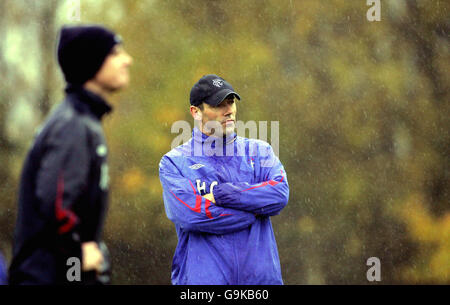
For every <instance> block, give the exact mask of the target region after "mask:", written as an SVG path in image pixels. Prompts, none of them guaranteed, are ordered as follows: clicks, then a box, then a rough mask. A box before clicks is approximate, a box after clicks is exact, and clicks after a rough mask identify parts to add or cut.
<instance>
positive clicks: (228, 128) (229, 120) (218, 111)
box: [199, 96, 237, 135]
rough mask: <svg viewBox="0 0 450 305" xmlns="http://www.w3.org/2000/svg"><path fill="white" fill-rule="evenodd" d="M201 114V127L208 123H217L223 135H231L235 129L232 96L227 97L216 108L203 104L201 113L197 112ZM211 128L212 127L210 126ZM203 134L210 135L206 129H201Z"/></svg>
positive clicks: (234, 110)
mask: <svg viewBox="0 0 450 305" xmlns="http://www.w3.org/2000/svg"><path fill="white" fill-rule="evenodd" d="M199 111H200V112H201V114H202V127H204V126H205V124H206V123H207V122H209V121H215V122H218V123H219V124H220V125H221V126H222V132H223V135H227V134H231V133H233V132H234V129H235V127H236V111H237V109H236V103H235V99H234V96H230V97H227V98H226V99H224V100H223V101H222V102H221V103H220V104H219V105H217V106H216V107H213V106H210V105H208V104H206V103H203V111H202V110H199ZM212 126H213V125H212ZM203 129H204V130H202V131H203V132H204V133H205V134H207V135H211V134H212V132H208V131H209V130H208V128H206V130H205V128H203Z"/></svg>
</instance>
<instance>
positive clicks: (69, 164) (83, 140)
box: [35, 119, 90, 236]
mask: <svg viewBox="0 0 450 305" xmlns="http://www.w3.org/2000/svg"><path fill="white" fill-rule="evenodd" d="M55 125H56V124H55ZM47 136H48V137H47V139H46V145H45V148H44V151H43V156H42V158H41V162H40V167H39V169H38V170H37V174H36V181H35V183H36V197H37V198H38V200H39V209H40V212H41V214H42V215H44V217H45V218H46V219H47V220H50V222H53V223H55V225H56V228H57V232H58V235H70V236H71V235H72V233H73V232H76V231H77V226H78V225H79V223H80V220H79V216H78V215H77V214H76V213H75V211H74V204H75V203H76V202H77V201H78V200H79V197H80V195H81V194H83V192H84V190H85V188H86V185H87V181H88V176H89V168H90V153H89V148H88V138H87V130H86V128H85V127H84V126H83V125H82V124H81V123H80V122H78V121H76V120H73V119H72V120H69V121H66V122H59V123H58V125H56V126H54V128H53V129H52V130H51V132H50V133H49V134H48V135H47ZM86 204H88V203H86Z"/></svg>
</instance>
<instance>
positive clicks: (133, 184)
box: [121, 168, 146, 194]
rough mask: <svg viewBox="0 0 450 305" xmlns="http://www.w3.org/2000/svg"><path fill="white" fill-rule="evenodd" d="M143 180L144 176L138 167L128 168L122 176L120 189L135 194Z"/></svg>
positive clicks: (143, 182) (144, 179)
mask: <svg viewBox="0 0 450 305" xmlns="http://www.w3.org/2000/svg"><path fill="white" fill-rule="evenodd" d="M145 181H146V177H145V176H144V174H143V173H142V171H141V170H140V169H138V168H132V169H129V170H127V171H126V172H125V173H124V175H123V176H122V183H121V184H122V190H123V191H125V192H127V193H130V194H135V193H137V192H139V191H140V190H141V188H142V187H143V186H144V185H145V183H146V182H145Z"/></svg>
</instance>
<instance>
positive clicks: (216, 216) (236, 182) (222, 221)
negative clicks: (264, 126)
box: [159, 74, 289, 285]
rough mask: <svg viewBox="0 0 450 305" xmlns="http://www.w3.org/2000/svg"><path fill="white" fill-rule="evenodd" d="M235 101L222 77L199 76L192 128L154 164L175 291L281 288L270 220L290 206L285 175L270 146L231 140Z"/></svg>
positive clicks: (235, 95) (192, 100)
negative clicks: (170, 226) (170, 235)
mask: <svg viewBox="0 0 450 305" xmlns="http://www.w3.org/2000/svg"><path fill="white" fill-rule="evenodd" d="M236 99H238V100H240V96H239V94H238V93H236V92H235V91H234V90H233V88H232V87H231V85H230V84H229V83H228V82H227V81H225V80H224V79H223V78H221V77H219V76H217V75H212V74H211V75H206V76H203V77H202V78H201V79H200V80H199V81H198V82H197V83H196V84H195V85H194V86H193V87H192V89H191V93H190V104H191V106H190V112H191V114H192V116H193V118H194V120H195V122H196V124H197V125H198V126H196V127H194V129H193V132H192V138H191V139H190V140H189V141H188V142H186V143H184V144H183V145H180V146H178V147H176V148H174V149H172V150H171V151H170V152H168V153H167V154H166V155H164V156H163V158H162V159H161V162H160V165H159V176H160V180H161V184H162V187H163V198H164V205H165V210H166V214H167V216H168V218H169V219H170V220H171V221H173V222H174V224H175V228H176V232H177V236H178V245H177V247H176V250H175V255H174V258H173V265H172V283H173V284H175V285H191V284H193V285H195V284H201V285H208V284H213V285H225V284H230V285H242V284H249V285H260V284H261V285H270V284H274V285H281V284H283V280H282V276H281V268H280V260H279V257H278V249H277V245H276V241H275V236H274V233H273V229H272V224H271V221H270V216H274V215H277V214H278V213H279V212H280V211H281V210H282V209H283V208H284V207H285V206H286V204H287V202H288V198H289V186H288V181H287V177H286V172H285V170H284V168H283V165H282V164H281V162H280V160H279V159H278V158H277V157H276V156H275V154H274V152H273V149H272V147H271V146H270V145H269V144H268V143H266V142H264V141H260V140H255V139H247V138H243V137H239V136H237V135H236V133H235V132H234V129H235V122H236Z"/></svg>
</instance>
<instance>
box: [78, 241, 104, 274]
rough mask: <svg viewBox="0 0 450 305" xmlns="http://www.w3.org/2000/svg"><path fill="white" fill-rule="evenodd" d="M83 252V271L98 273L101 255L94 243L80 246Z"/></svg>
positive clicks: (101, 261)
mask: <svg viewBox="0 0 450 305" xmlns="http://www.w3.org/2000/svg"><path fill="white" fill-rule="evenodd" d="M81 251H82V252H83V267H82V269H83V271H91V270H96V271H97V272H99V271H100V270H101V266H102V263H103V254H102V252H101V251H100V249H99V248H98V245H97V243H96V242H95V241H90V242H85V243H82V244H81Z"/></svg>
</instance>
